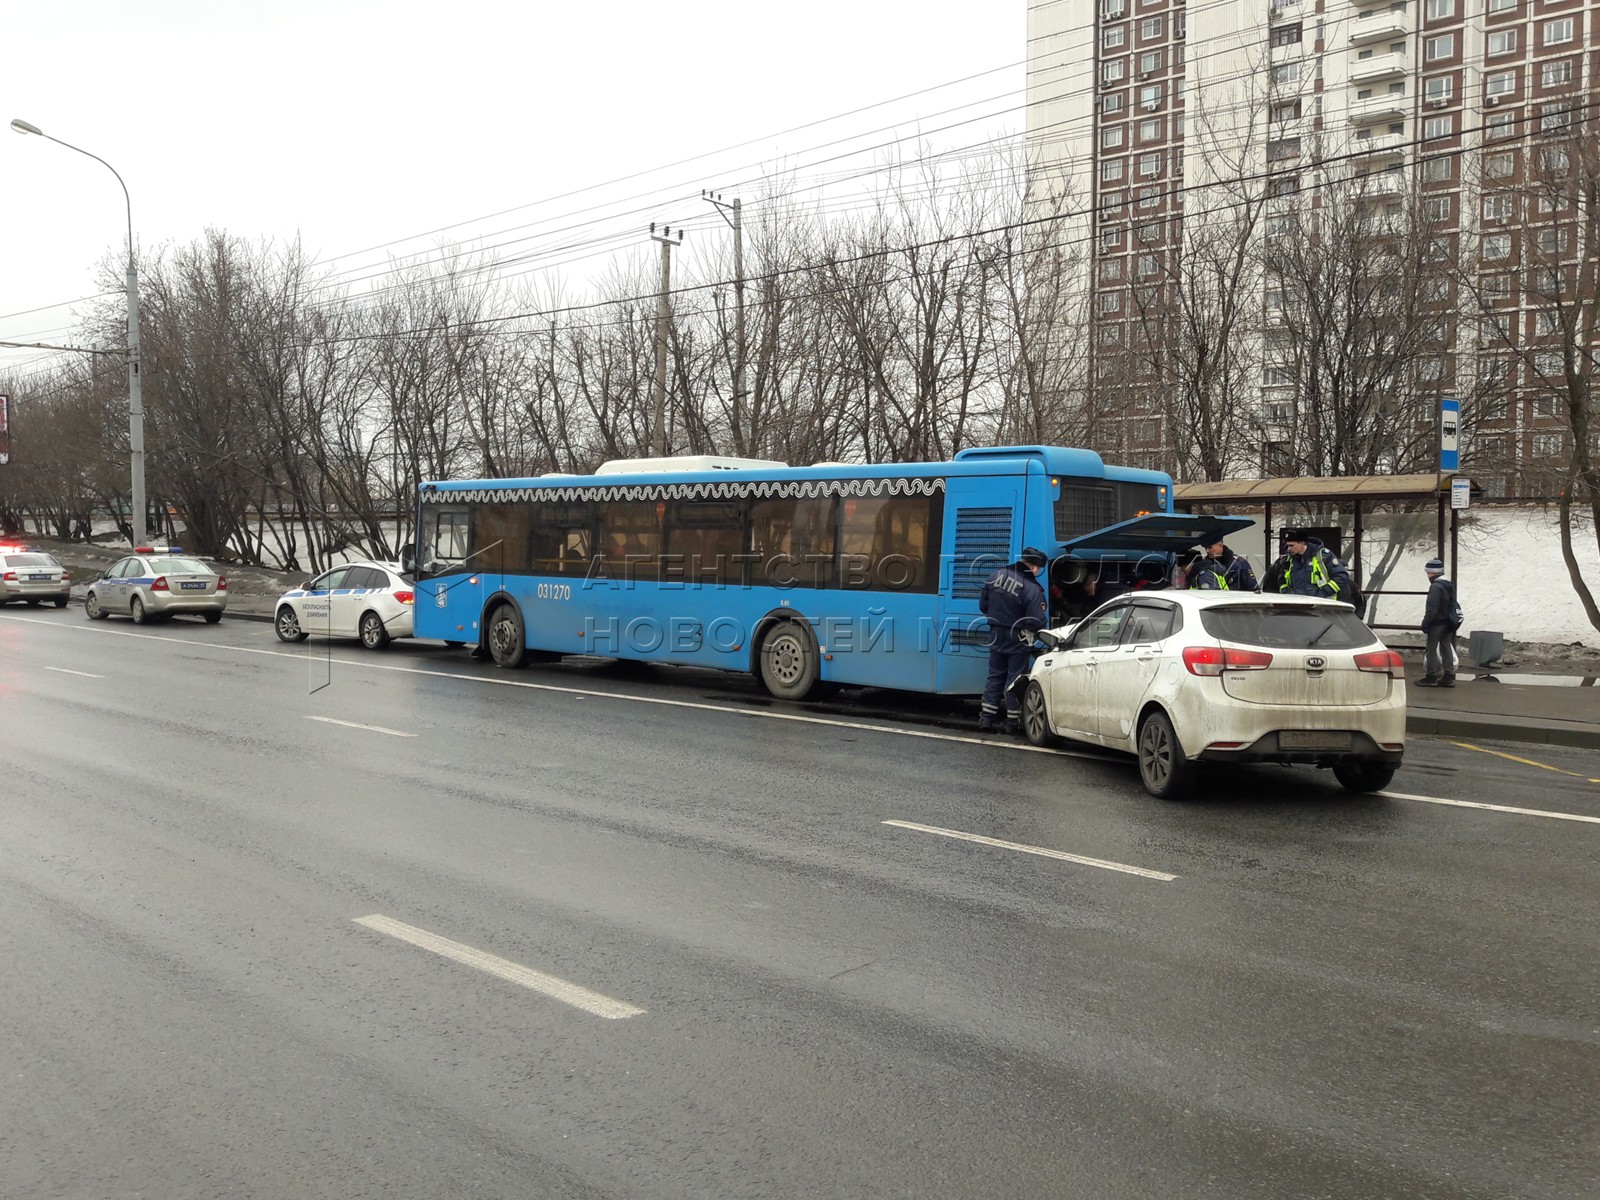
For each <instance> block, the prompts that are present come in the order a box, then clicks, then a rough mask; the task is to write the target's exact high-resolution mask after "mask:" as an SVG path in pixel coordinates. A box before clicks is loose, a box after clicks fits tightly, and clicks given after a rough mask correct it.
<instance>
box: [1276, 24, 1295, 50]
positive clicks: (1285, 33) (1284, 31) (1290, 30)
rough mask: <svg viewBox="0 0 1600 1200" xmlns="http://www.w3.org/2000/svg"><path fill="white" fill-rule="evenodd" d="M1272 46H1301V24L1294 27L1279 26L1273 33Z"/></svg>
mask: <svg viewBox="0 0 1600 1200" xmlns="http://www.w3.org/2000/svg"><path fill="white" fill-rule="evenodd" d="M1272 44H1273V45H1274V46H1298V45H1299V44H1300V22H1298V21H1296V22H1295V23H1294V24H1293V25H1279V26H1277V27H1276V28H1274V29H1273V31H1272Z"/></svg>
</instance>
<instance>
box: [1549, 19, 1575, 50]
mask: <svg viewBox="0 0 1600 1200" xmlns="http://www.w3.org/2000/svg"><path fill="white" fill-rule="evenodd" d="M1571 40H1572V18H1571V17H1562V18H1561V19H1560V20H1559V21H1546V22H1545V23H1544V41H1543V44H1544V45H1546V46H1564V45H1566V44H1567V43H1568V42H1570V41H1571Z"/></svg>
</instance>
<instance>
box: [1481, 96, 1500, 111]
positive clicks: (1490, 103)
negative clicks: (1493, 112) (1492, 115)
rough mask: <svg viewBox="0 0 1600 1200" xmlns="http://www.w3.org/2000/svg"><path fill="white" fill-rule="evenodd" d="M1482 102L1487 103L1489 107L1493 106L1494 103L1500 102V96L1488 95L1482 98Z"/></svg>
mask: <svg viewBox="0 0 1600 1200" xmlns="http://www.w3.org/2000/svg"><path fill="white" fill-rule="evenodd" d="M1484 103H1485V104H1487V105H1488V106H1489V107H1490V108H1493V107H1494V106H1495V105H1496V104H1499V103H1500V97H1499V96H1489V97H1487V98H1486V99H1485V100H1484Z"/></svg>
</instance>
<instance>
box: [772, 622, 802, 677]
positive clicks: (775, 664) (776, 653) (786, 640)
mask: <svg viewBox="0 0 1600 1200" xmlns="http://www.w3.org/2000/svg"><path fill="white" fill-rule="evenodd" d="M804 667H805V659H804V656H803V655H802V654H801V653H800V645H799V643H798V642H796V641H795V640H794V638H792V637H790V636H789V635H787V634H785V635H784V636H782V637H779V638H777V639H775V640H774V641H773V643H772V673H773V675H775V676H776V677H777V678H778V680H779V682H781V683H784V684H790V683H793V682H794V681H795V680H796V679H799V678H800V672H801V671H802V670H803V669H804Z"/></svg>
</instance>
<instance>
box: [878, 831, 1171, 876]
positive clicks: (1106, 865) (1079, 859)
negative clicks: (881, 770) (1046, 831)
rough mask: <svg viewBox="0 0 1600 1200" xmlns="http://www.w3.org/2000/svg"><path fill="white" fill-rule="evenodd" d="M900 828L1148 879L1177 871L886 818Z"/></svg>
mask: <svg viewBox="0 0 1600 1200" xmlns="http://www.w3.org/2000/svg"><path fill="white" fill-rule="evenodd" d="M883 824H885V825H893V826H894V827H895V828H896V829H914V830H916V832H918V833H932V834H936V835H937V836H939V837H947V838H956V839H958V840H959V841H963V842H977V843H978V845H980V846H997V847H999V848H1000V849H1001V850H1017V851H1020V852H1021V853H1023V854H1037V855H1039V856H1040V857H1042V858H1059V859H1060V860H1061V861H1062V862H1070V863H1078V864H1079V865H1080V866H1085V867H1100V868H1101V869H1102V870H1106V871H1121V872H1122V873H1123V874H1124V875H1139V876H1142V877H1144V878H1145V879H1159V880H1160V881H1161V882H1162V883H1171V882H1172V881H1173V880H1174V879H1176V878H1177V876H1176V875H1168V874H1167V873H1166V872H1165V871H1147V870H1146V869H1145V868H1144V867H1130V866H1129V865H1128V864H1127V863H1119V862H1109V861H1107V860H1106V859H1103V858H1085V857H1084V856H1083V855H1081V854H1068V853H1066V851H1064V850H1047V849H1046V848H1045V847H1043V846H1029V845H1027V844H1026V843H1024V842H1002V841H1001V840H1000V839H999V838H992V837H984V836H983V835H982V834H978V833H962V832H961V831H960V830H959V829H940V828H939V827H938V826H937V825H918V824H917V823H916V822H915V821H885V822H883Z"/></svg>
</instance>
